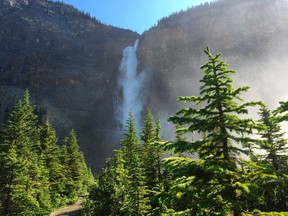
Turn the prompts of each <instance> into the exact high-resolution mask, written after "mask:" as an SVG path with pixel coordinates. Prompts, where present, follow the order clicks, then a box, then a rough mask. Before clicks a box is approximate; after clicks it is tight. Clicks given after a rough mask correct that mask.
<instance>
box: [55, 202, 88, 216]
mask: <svg viewBox="0 0 288 216" xmlns="http://www.w3.org/2000/svg"><path fill="white" fill-rule="evenodd" d="M82 203H83V199H80V200H79V201H78V202H76V203H75V204H73V205H69V206H66V207H64V208H61V209H58V210H57V211H55V212H53V213H52V214H50V216H80V212H81V208H82Z"/></svg>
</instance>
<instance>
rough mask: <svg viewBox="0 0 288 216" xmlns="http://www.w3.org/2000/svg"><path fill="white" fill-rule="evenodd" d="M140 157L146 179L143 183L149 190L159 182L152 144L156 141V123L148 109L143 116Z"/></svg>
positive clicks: (154, 148)
mask: <svg viewBox="0 0 288 216" xmlns="http://www.w3.org/2000/svg"><path fill="white" fill-rule="evenodd" d="M141 140H142V146H141V158H142V163H143V169H144V172H145V176H146V180H145V185H146V186H147V187H148V189H149V190H152V189H153V187H155V186H156V185H157V183H159V174H158V166H157V165H158V152H157V149H156V147H155V145H153V144H154V143H155V142H156V124H155V121H154V118H153V115H152V113H151V111H150V110H148V111H147V115H146V117H145V118H144V126H143V129H142V132H141Z"/></svg>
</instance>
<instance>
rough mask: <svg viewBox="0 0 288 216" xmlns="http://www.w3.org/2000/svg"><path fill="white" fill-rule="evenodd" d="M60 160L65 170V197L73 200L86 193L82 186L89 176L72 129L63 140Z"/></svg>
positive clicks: (84, 186)
mask: <svg viewBox="0 0 288 216" xmlns="http://www.w3.org/2000/svg"><path fill="white" fill-rule="evenodd" d="M62 154H63V156H62V160H63V163H64V166H65V167H64V169H65V170H66V173H65V174H66V189H65V190H66V192H65V194H66V196H67V197H69V198H70V199H71V200H75V199H77V198H78V196H79V195H81V194H83V193H86V192H87V186H86V185H84V182H85V178H86V177H87V176H89V175H87V173H89V170H88V168H87V166H86V163H85V159H84V156H83V153H82V152H80V150H79V145H78V139H77V135H76V132H75V131H74V130H73V129H72V130H71V131H70V132H69V134H68V136H67V137H66V138H65V139H64V147H63V150H62Z"/></svg>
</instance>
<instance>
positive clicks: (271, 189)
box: [252, 103, 288, 211]
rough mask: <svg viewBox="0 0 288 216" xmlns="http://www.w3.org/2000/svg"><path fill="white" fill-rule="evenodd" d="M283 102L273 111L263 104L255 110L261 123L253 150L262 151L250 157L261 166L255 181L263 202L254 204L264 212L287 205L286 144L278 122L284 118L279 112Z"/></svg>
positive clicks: (284, 207)
mask: <svg viewBox="0 0 288 216" xmlns="http://www.w3.org/2000/svg"><path fill="white" fill-rule="evenodd" d="M283 105H284V103H282V105H281V106H280V107H278V108H277V109H275V110H273V111H271V110H269V109H268V108H267V107H266V106H265V105H263V106H262V107H261V109H260V112H259V114H260V122H261V123H262V124H263V127H262V128H261V130H260V131H259V135H260V136H261V138H262V139H261V140H260V141H259V142H258V143H257V145H255V148H254V150H255V151H254V152H256V153H257V150H258V149H260V150H261V152H262V153H261V154H260V155H257V156H254V157H253V158H252V159H253V160H254V161H256V162H257V163H258V164H259V165H260V167H261V168H262V169H261V172H260V173H259V175H260V176H259V178H258V179H257V183H258V184H259V186H260V189H261V190H260V191H261V194H262V195H263V199H264V202H263V203H262V205H259V206H257V207H258V208H260V209H262V210H264V211H281V210H282V211H283V210H286V209H287V207H288V206H287V203H286V200H287V198H288V196H287V193H288V190H287V186H288V183H287V182H288V167H287V159H288V153H287V149H288V143H287V139H286V138H285V132H283V131H282V129H281V122H282V121H283V120H285V118H286V115H282V113H283V112H284V111H286V110H284V109H283ZM263 151H264V152H263Z"/></svg>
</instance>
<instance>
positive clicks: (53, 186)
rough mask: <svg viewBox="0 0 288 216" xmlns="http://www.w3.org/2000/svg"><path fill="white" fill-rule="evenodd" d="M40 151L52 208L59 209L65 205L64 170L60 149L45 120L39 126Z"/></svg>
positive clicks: (49, 125) (51, 129) (54, 133)
mask: <svg viewBox="0 0 288 216" xmlns="http://www.w3.org/2000/svg"><path fill="white" fill-rule="evenodd" d="M39 132H40V137H39V138H40V149H39V154H40V157H41V160H42V161H43V165H44V166H45V167H46V169H47V170H48V173H47V177H48V180H49V193H50V196H51V199H52V204H53V206H54V207H59V206H61V205H63V204H64V203H65V200H64V199H63V197H62V196H63V195H62V193H64V188H65V185H64V182H65V175H64V173H65V170H64V166H63V165H62V163H61V149H60V147H59V146H58V145H57V142H58V141H57V137H56V132H55V129H54V128H53V126H52V125H51V124H50V123H49V121H48V120H47V121H46V123H45V124H43V125H41V126H40V130H39Z"/></svg>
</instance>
